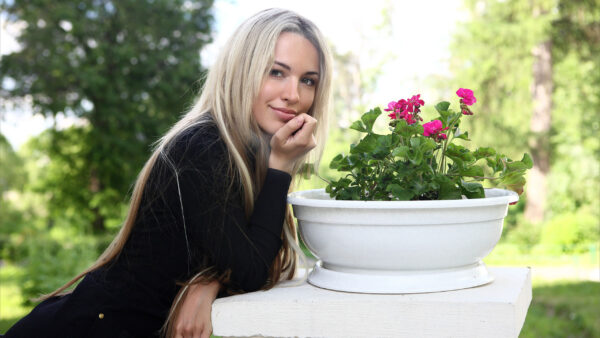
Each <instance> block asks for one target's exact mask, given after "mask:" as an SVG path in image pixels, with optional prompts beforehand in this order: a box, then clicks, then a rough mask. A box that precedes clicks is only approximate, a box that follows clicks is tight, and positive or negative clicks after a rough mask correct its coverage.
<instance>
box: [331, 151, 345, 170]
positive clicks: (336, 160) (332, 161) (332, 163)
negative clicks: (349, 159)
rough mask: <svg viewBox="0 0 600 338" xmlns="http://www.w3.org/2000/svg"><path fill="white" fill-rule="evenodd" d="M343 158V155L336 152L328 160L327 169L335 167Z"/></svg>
mask: <svg viewBox="0 0 600 338" xmlns="http://www.w3.org/2000/svg"><path fill="white" fill-rule="evenodd" d="M343 160H344V155H342V154H338V155H337V156H336V157H334V158H333V159H332V160H331V162H329V169H337V168H339V167H340V166H341V165H342V161H343Z"/></svg>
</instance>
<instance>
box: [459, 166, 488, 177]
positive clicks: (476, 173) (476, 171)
mask: <svg viewBox="0 0 600 338" xmlns="http://www.w3.org/2000/svg"><path fill="white" fill-rule="evenodd" d="M458 172H459V173H460V174H461V175H462V176H470V177H483V176H484V173H483V168H482V167H480V166H477V165H474V166H468V167H466V168H460V169H459V170H458Z"/></svg>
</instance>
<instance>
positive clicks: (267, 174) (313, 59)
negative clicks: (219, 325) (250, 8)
mask: <svg viewBox="0 0 600 338" xmlns="http://www.w3.org/2000/svg"><path fill="white" fill-rule="evenodd" d="M330 80H331V61H330V54H329V51H328V48H327V46H326V43H325V41H324V39H323V37H322V36H321V33H320V32H319V31H318V29H317V28H316V27H315V26H314V24H313V23H311V22H310V21H308V20H306V19H305V18H302V17H300V16H299V15H297V14H295V13H293V12H289V11H285V10H279V9H270V10H265V11H263V12H260V13H258V14H256V15H255V16H253V17H251V18H249V19H248V20H247V21H245V22H244V23H243V24H242V25H241V26H240V27H239V28H238V29H237V31H236V32H235V33H234V34H233V36H232V37H231V38H230V40H229V41H228V43H227V44H226V45H225V47H224V48H223V51H222V52H221V55H220V56H219V58H218V60H217V62H216V64H215V65H214V66H213V67H212V68H211V70H210V71H209V74H208V77H207V79H206V82H205V85H204V88H203V91H202V94H201V95H200V97H199V98H198V100H197V101H196V103H195V104H194V106H193V107H192V108H191V110H190V111H189V112H188V113H187V114H186V115H185V116H184V117H183V118H182V119H181V120H180V121H179V122H178V123H176V124H175V126H173V127H172V128H171V130H170V131H169V132H168V133H167V134H166V135H165V136H164V137H163V138H162V139H161V140H160V141H159V142H158V144H157V147H156V150H155V151H154V153H153V154H152V156H151V157H150V159H149V160H148V162H147V163H146V165H145V166H144V168H143V169H142V171H141V173H140V175H139V177H138V179H137V182H136V184H135V188H134V191H133V195H132V198H131V204H130V210H129V213H128V215H127V218H126V220H125V223H124V225H123V227H122V229H121V231H120V232H119V234H118V235H117V237H116V238H115V239H114V241H113V242H112V243H111V245H110V246H109V247H108V248H107V249H106V251H105V252H104V253H103V254H102V255H101V256H100V257H99V259H98V260H97V261H96V262H95V263H94V264H93V265H92V266H91V267H90V268H88V269H87V270H85V271H84V272H82V273H81V274H80V275H78V276H76V277H75V278H73V279H72V280H71V281H70V282H68V283H67V284H65V285H64V286H63V287H61V288H59V289H58V290H56V291H54V292H53V293H51V294H49V295H47V296H44V297H43V298H42V299H43V300H44V301H43V302H42V303H40V304H39V305H38V306H37V307H36V308H35V309H34V310H33V311H32V312H31V313H30V314H29V315H28V316H26V317H25V318H23V319H21V321H19V322H18V323H17V324H15V326H13V327H12V328H11V329H10V330H9V331H8V332H7V333H6V336H7V337H38V336H43V337H52V336H56V337H140V336H144V337H146V336H156V335H159V334H163V335H166V336H168V337H171V336H174V337H200V336H201V337H208V336H209V335H210V333H211V331H212V327H211V323H210V311H211V305H212V302H213V300H214V299H215V298H216V297H217V295H218V294H220V295H225V294H232V293H237V292H248V291H254V290H258V289H268V288H271V287H273V286H274V284H275V283H277V282H278V281H279V280H280V279H282V278H286V279H291V278H292V277H293V274H294V271H295V267H296V259H297V256H296V254H297V253H298V254H301V252H300V251H299V248H298V246H297V244H296V240H297V239H296V235H295V234H296V229H295V226H294V223H293V221H292V220H291V219H290V214H289V208H288V207H287V205H286V195H287V192H288V190H289V186H290V183H291V179H292V177H293V176H294V174H296V173H297V171H298V170H299V168H300V167H301V166H302V165H303V164H304V163H305V162H306V161H307V154H308V152H309V151H310V150H311V149H313V148H315V146H317V149H316V151H315V152H313V153H314V154H315V155H316V159H318V158H319V157H320V154H321V149H322V147H323V145H324V139H325V133H326V113H327V109H328V97H329V89H330ZM80 279H81V282H80V283H79V285H78V286H77V287H76V288H75V289H74V290H73V291H72V292H71V293H68V294H66V295H61V292H63V291H64V290H65V289H66V288H68V287H70V286H71V285H73V284H74V283H75V282H77V281H78V280H80Z"/></svg>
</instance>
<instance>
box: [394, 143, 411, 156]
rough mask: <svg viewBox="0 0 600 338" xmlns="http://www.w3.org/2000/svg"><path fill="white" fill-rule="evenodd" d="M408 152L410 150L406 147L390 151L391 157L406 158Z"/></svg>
mask: <svg viewBox="0 0 600 338" xmlns="http://www.w3.org/2000/svg"><path fill="white" fill-rule="evenodd" d="M409 150H410V148H408V146H399V147H396V148H394V150H392V155H394V156H400V157H404V158H408V152H409Z"/></svg>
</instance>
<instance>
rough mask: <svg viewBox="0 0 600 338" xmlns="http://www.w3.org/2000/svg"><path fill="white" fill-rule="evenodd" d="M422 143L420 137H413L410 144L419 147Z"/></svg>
mask: <svg viewBox="0 0 600 338" xmlns="http://www.w3.org/2000/svg"><path fill="white" fill-rule="evenodd" d="M420 145H421V138H420V137H413V138H411V139H410V146H411V147H413V148H418V147H419V146H420Z"/></svg>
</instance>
